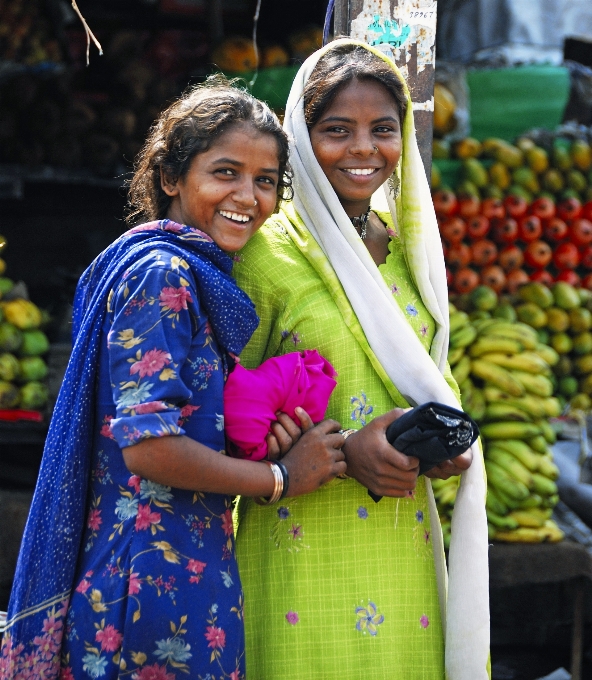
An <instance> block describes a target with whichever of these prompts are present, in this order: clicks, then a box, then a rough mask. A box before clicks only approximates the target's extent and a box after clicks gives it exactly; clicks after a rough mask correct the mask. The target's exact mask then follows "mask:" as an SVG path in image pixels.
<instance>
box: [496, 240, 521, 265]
mask: <svg viewBox="0 0 592 680" xmlns="http://www.w3.org/2000/svg"><path fill="white" fill-rule="evenodd" d="M497 261H498V264H499V265H500V267H501V268H502V269H503V270H504V271H505V272H511V271H512V270H514V269H520V267H522V264H523V263H524V254H523V252H522V250H521V249H520V248H519V247H518V246H516V245H509V246H506V247H505V248H503V249H502V250H500V253H499V255H498V257H497Z"/></svg>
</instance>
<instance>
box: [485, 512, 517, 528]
mask: <svg viewBox="0 0 592 680" xmlns="http://www.w3.org/2000/svg"><path fill="white" fill-rule="evenodd" d="M486 513H487V519H488V521H489V522H491V524H493V526H494V527H497V528H498V529H509V530H511V529H517V528H518V526H519V524H518V522H517V521H516V520H515V519H514V518H513V517H511V516H510V515H508V516H507V517H500V515H496V514H495V513H494V512H491V510H486Z"/></svg>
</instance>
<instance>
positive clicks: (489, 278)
mask: <svg viewBox="0 0 592 680" xmlns="http://www.w3.org/2000/svg"><path fill="white" fill-rule="evenodd" d="M481 283H482V284H483V285H485V286H489V288H493V290H494V291H495V292H496V293H501V292H502V291H503V289H504V288H505V287H506V275H505V274H504V270H503V269H502V268H501V267H500V266H499V265H497V264H493V265H491V266H490V267H485V269H484V270H483V271H482V272H481Z"/></svg>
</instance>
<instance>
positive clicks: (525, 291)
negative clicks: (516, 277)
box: [518, 281, 554, 309]
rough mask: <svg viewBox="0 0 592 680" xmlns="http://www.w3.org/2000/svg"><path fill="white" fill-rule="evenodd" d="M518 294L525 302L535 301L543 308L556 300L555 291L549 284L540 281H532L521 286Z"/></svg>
mask: <svg viewBox="0 0 592 680" xmlns="http://www.w3.org/2000/svg"><path fill="white" fill-rule="evenodd" d="M518 295H519V296H520V298H521V299H522V300H524V302H533V303H534V304H535V305H538V306H539V307H541V308H542V309H547V307H550V306H551V305H552V304H553V302H554V300H553V293H552V292H551V291H550V290H549V288H547V286H545V285H544V284H542V283H540V282H538V281H532V282H531V283H527V284H526V285H524V286H521V287H520V288H519V290H518Z"/></svg>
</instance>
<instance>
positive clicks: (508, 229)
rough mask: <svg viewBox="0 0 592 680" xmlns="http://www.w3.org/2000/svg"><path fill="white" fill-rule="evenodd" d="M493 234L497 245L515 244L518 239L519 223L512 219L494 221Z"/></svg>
mask: <svg viewBox="0 0 592 680" xmlns="http://www.w3.org/2000/svg"><path fill="white" fill-rule="evenodd" d="M491 233H492V235H493V240H494V241H497V243H513V242H514V241H515V240H516V239H517V238H518V222H516V220H515V219H513V218H512V217H506V218H505V219H502V220H497V219H496V220H493V222H492V225H491Z"/></svg>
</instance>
